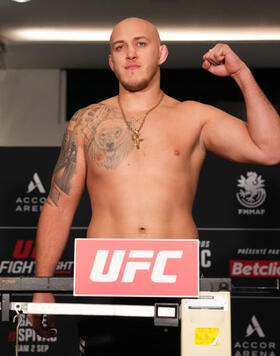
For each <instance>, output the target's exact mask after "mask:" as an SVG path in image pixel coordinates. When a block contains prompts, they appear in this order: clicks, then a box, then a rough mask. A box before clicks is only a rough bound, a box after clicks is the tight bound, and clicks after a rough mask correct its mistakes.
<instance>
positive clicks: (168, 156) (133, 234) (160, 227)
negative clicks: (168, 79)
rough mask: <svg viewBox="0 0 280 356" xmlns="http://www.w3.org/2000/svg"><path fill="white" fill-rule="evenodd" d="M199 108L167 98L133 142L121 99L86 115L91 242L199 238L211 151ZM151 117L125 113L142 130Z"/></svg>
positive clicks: (84, 130)
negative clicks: (200, 201) (196, 217)
mask: <svg viewBox="0 0 280 356" xmlns="http://www.w3.org/2000/svg"><path fill="white" fill-rule="evenodd" d="M200 105H201V104H198V103H194V102H184V103H181V102H178V101H176V100H174V99H172V98H170V97H167V96H165V98H164V101H163V103H162V104H161V105H160V106H159V107H158V108H157V109H156V110H155V111H154V112H151V113H150V114H149V115H148V116H147V118H146V120H145V122H144V125H143V128H142V130H141V132H140V133H141V138H142V139H143V141H141V142H140V148H139V149H137V148H136V147H135V145H134V142H133V140H132V132H131V130H130V129H129V127H128V126H127V124H126V123H125V120H124V118H123V115H122V113H121V111H120V109H119V107H118V104H117V100H116V98H111V99H108V100H105V101H103V102H102V103H100V104H97V105H92V106H90V107H88V108H86V109H84V111H83V115H82V118H81V119H80V120H79V121H78V122H77V124H76V129H77V128H78V129H79V134H81V135H83V136H84V151H85V157H86V166H87V178H86V181H87V182H86V183H87V188H88V192H89V196H90V200H91V204H92V221H91V222H90V225H89V229H88V233H87V236H88V237H118V238H120V237H124V238H151V237H153V238H197V237H198V236H197V230H196V227H195V224H194V221H193V218H192V205H193V200H194V196H195V192H196V187H197V182H198V177H199V172H200V168H201V165H202V162H203V160H204V157H205V149H204V146H203V144H202V142H201V140H200V136H201V130H202V127H203V122H204V119H203V117H201V115H200V113H201V109H200ZM144 114H145V112H143V113H139V114H137V116H135V115H133V114H132V113H126V117H127V120H128V122H129V124H130V125H131V127H132V128H134V129H138V128H139V127H140V125H141V122H142V120H143V117H144Z"/></svg>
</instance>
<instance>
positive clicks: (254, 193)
mask: <svg viewBox="0 0 280 356" xmlns="http://www.w3.org/2000/svg"><path fill="white" fill-rule="evenodd" d="M237 183H238V184H237V186H238V187H239V188H240V189H239V191H238V192H237V193H236V198H237V200H238V202H239V203H240V204H241V205H242V206H244V207H245V208H246V209H238V214H239V215H263V214H264V213H265V209H256V208H258V207H260V206H261V205H262V204H263V203H264V201H265V199H266V190H265V184H264V183H265V180H264V179H263V178H262V176H261V175H258V174H257V173H256V172H247V175H246V177H244V176H243V175H242V174H241V176H240V178H239V179H238V180H237Z"/></svg>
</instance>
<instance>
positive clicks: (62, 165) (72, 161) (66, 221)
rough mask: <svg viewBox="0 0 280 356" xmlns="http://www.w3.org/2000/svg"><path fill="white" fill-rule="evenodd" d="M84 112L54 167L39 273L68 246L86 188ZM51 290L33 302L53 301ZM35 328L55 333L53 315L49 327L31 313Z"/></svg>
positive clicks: (48, 271) (50, 270)
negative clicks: (76, 213)
mask: <svg viewBox="0 0 280 356" xmlns="http://www.w3.org/2000/svg"><path fill="white" fill-rule="evenodd" d="M80 120H81V113H79V112H78V113H77V114H76V115H74V117H73V118H72V120H71V121H70V123H69V125H68V127H67V129H66V131H65V134H64V138H63V142H62V146H61V151H60V155H59V158H58V161H57V164H56V166H55V169H54V173H53V177H52V182H51V189H50V192H49V196H48V198H47V200H46V203H45V205H44V207H43V210H42V213H41V216H40V219H39V224H38V231H37V237H36V276H40V277H49V276H52V275H53V274H54V272H55V269H56V265H57V263H58V261H59V259H60V258H61V255H62V253H63V250H64V248H65V245H66V242H67V239H68V235H69V231H70V227H71V223H72V220H73V216H74V213H75V211H76V208H77V205H78V203H79V200H80V197H81V195H82V192H83V190H84V185H85V176H86V164H85V158H84V145H83V136H82V134H81V132H80V131H81V130H80ZM53 301H54V297H53V295H52V294H49V293H35V294H34V297H33V302H53ZM29 319H30V320H31V322H32V324H33V327H34V329H35V330H36V331H37V333H38V334H39V335H41V336H43V337H52V336H54V335H55V332H54V330H51V329H52V328H53V327H54V319H53V317H51V316H50V317H48V320H47V323H48V325H47V326H46V327H43V326H42V316H39V315H38V316H35V315H29Z"/></svg>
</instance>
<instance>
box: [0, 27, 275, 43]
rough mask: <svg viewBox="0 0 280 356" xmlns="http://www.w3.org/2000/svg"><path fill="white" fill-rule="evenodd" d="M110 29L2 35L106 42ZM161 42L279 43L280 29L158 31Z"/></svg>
mask: <svg viewBox="0 0 280 356" xmlns="http://www.w3.org/2000/svg"><path fill="white" fill-rule="evenodd" d="M111 31H112V29H111V28H103V29H102V28H95V29H94V28H88V29H86V28H84V29H81V28H80V29H70V28H65V29H59V30H57V29H54V28H23V29H10V30H6V31H3V33H2V35H3V36H4V37H5V38H6V39H7V41H12V42H98V41H101V42H104V41H105V42H107V41H108V40H109V38H110V34H111ZM159 33H160V37H161V39H162V41H164V42H165V41H166V42H173V41H175V42H181V41H183V42H184V41H185V42H191V41H194V42H199V41H204V42H205V41H280V27H254V28H248V27H239V28H219V27H217V28H211V27H210V28H159Z"/></svg>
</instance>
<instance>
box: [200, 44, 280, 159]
mask: <svg viewBox="0 0 280 356" xmlns="http://www.w3.org/2000/svg"><path fill="white" fill-rule="evenodd" d="M203 60H204V62H203V65H202V67H203V68H204V69H206V70H208V71H209V72H210V73H212V74H214V75H217V76H231V77H232V78H233V79H234V80H235V81H236V83H237V84H238V86H239V87H240V89H241V92H242V94H243V96H244V100H245V104H246V111H247V123H244V122H243V121H241V120H238V119H236V118H234V117H233V116H231V115H228V114H226V113H224V112H223V111H221V110H218V109H216V108H213V107H211V106H204V107H203V108H202V109H201V110H202V111H203V114H204V115H205V117H206V118H207V119H206V121H205V125H204V127H203V129H202V140H203V142H204V144H205V147H206V148H207V149H208V150H210V151H212V152H214V153H216V154H218V155H221V156H223V157H225V158H228V159H231V160H234V161H238V162H243V163H245V162H247V163H257V164H264V165H273V164H277V163H279V162H280V119H279V115H278V113H277V112H276V110H275V109H274V108H273V106H272V104H271V103H270V101H269V100H268V99H267V97H266V96H265V94H264V93H263V92H262V90H261V89H260V87H259V86H258V84H257V82H256V81H255V79H254V77H253V75H252V73H251V71H250V69H249V68H248V67H247V66H246V64H245V63H244V62H243V61H242V60H241V59H240V58H239V57H238V56H237V55H236V54H235V53H234V52H233V51H232V50H231V48H230V47H229V46H228V45H225V44H217V45H216V46H215V47H213V48H212V49H211V50H209V51H208V52H207V53H206V54H205V55H204V56H203Z"/></svg>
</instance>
